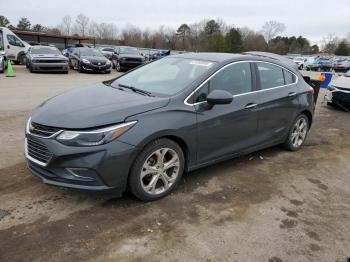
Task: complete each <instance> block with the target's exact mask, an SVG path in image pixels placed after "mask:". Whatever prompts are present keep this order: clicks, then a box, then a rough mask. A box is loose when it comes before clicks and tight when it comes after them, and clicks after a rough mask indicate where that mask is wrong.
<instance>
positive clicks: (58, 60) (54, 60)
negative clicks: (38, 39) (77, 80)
mask: <svg viewBox="0 0 350 262" xmlns="http://www.w3.org/2000/svg"><path fill="white" fill-rule="evenodd" d="M26 67H27V68H28V69H29V71H30V72H31V73H32V72H43V71H50V72H63V73H68V70H69V66H68V58H67V57H65V56H64V55H62V53H61V51H60V50H58V49H57V48H56V47H54V46H41V45H38V46H32V47H30V48H29V50H28V52H27V55H26Z"/></svg>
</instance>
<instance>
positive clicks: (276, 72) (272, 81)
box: [256, 62, 284, 90]
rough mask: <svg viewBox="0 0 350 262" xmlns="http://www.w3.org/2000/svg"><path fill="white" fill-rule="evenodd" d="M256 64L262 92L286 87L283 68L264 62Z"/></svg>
mask: <svg viewBox="0 0 350 262" xmlns="http://www.w3.org/2000/svg"><path fill="white" fill-rule="evenodd" d="M256 64H257V67H258V72H259V76H260V86H261V89H262V90H264V89H269V88H273V87H278V86H283V85H284V75H283V69H282V68H281V67H279V66H276V65H273V64H268V63H262V62H257V63H256Z"/></svg>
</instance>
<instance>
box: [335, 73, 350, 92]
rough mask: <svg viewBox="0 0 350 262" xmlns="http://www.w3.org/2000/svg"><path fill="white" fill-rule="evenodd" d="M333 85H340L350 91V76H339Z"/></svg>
mask: <svg viewBox="0 0 350 262" xmlns="http://www.w3.org/2000/svg"><path fill="white" fill-rule="evenodd" d="M332 85H333V86H335V87H340V88H346V89H349V91H350V77H346V76H341V77H339V78H337V79H336V80H335V81H334V82H333V83H332Z"/></svg>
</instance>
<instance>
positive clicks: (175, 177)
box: [129, 138, 185, 201]
mask: <svg viewBox="0 0 350 262" xmlns="http://www.w3.org/2000/svg"><path fill="white" fill-rule="evenodd" d="M184 166H185V159H184V154H183V152H182V150H181V148H180V146H179V145H178V144H176V143H175V142H174V141H172V140H169V139H165V138H163V139H158V140H155V141H153V142H151V143H150V144H148V145H147V146H146V147H145V148H144V149H143V150H142V152H141V153H140V154H139V156H138V157H137V158H136V161H135V162H134V165H133V167H132V169H131V173H130V177H129V188H130V191H131V192H132V193H133V194H134V195H135V196H136V197H137V198H139V199H140V200H142V201H154V200H157V199H160V198H162V197H164V196H166V195H168V194H169V193H170V192H171V191H172V190H173V189H174V188H175V186H176V185H177V184H178V183H179V181H180V179H181V176H182V174H183V172H184Z"/></svg>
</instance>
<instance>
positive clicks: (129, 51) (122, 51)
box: [119, 47, 140, 55]
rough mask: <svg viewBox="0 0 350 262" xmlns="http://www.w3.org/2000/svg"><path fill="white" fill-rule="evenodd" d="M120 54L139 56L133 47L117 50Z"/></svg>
mask: <svg viewBox="0 0 350 262" xmlns="http://www.w3.org/2000/svg"><path fill="white" fill-rule="evenodd" d="M119 53H120V54H133V55H139V54H140V53H139V50H138V49H137V48H135V47H120V48H119Z"/></svg>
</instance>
